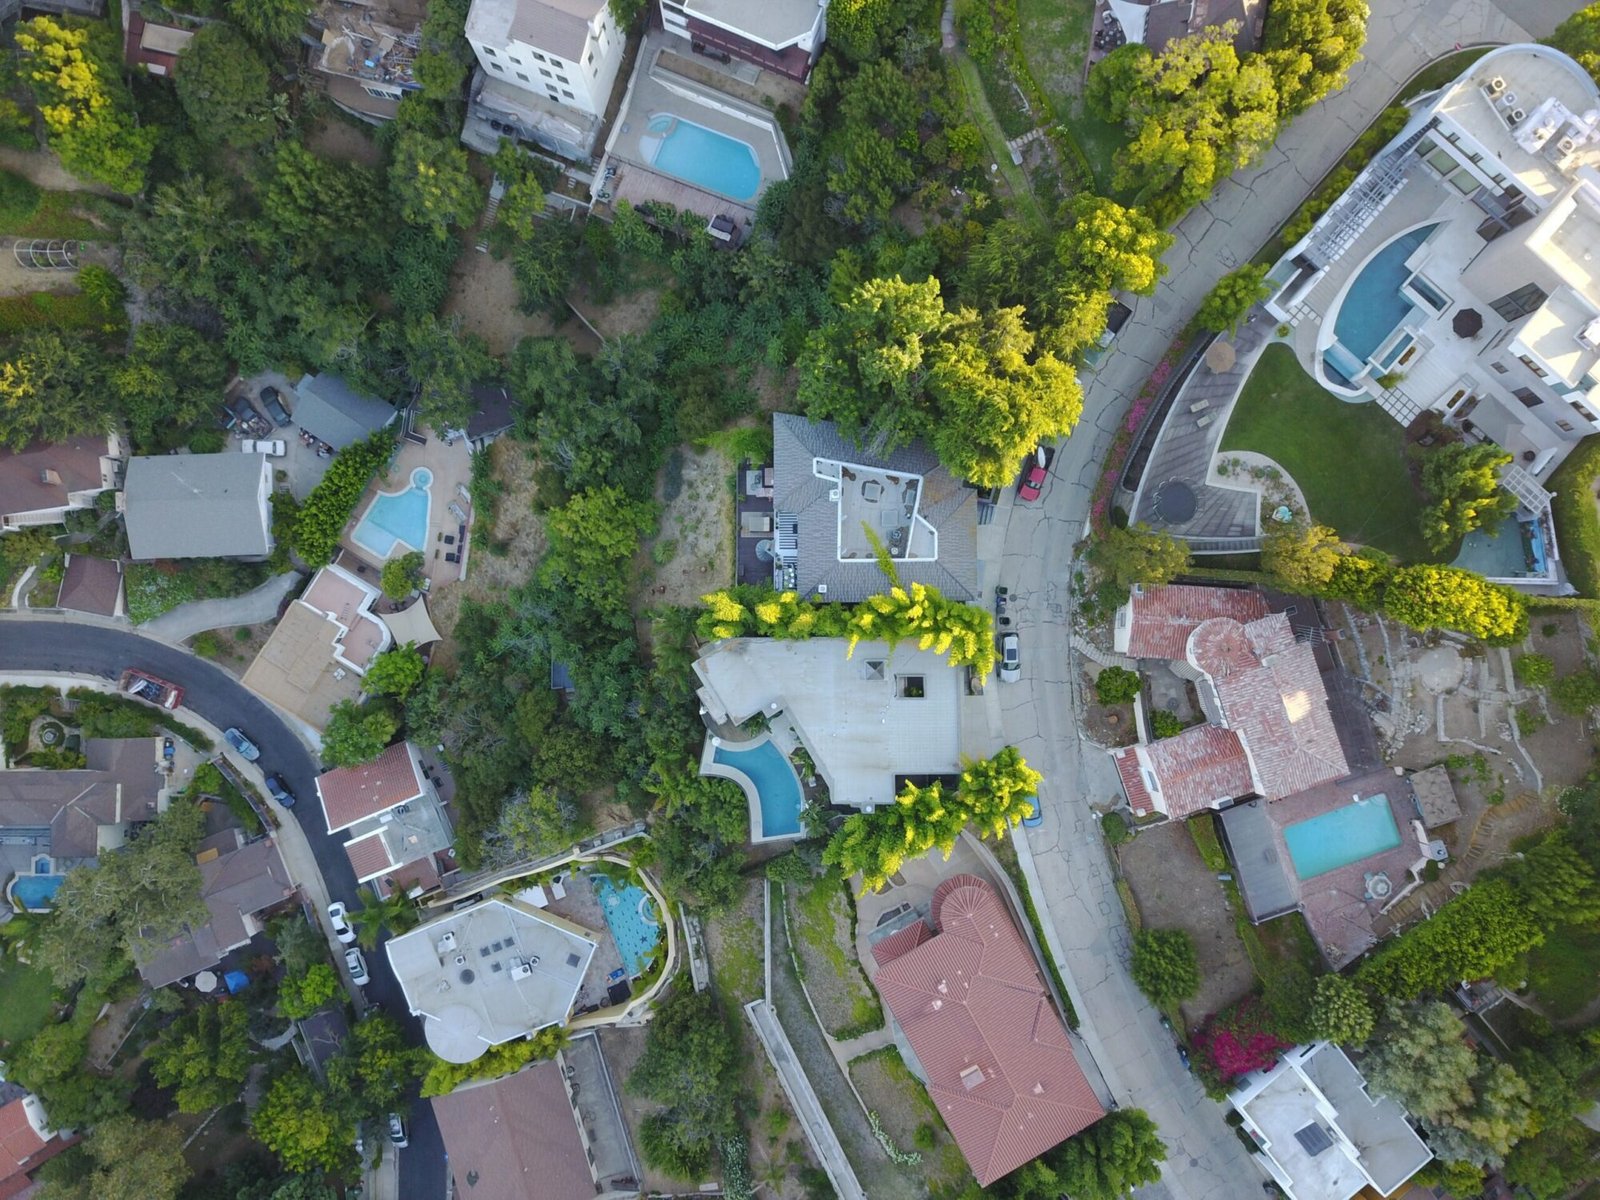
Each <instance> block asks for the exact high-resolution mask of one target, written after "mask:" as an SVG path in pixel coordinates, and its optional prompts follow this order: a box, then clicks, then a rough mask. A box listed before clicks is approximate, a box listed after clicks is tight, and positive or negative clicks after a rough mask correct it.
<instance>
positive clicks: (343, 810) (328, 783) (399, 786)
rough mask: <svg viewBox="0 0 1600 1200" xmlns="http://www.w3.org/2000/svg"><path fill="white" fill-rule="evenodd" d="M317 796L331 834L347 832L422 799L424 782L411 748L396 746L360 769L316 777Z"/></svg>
mask: <svg viewBox="0 0 1600 1200" xmlns="http://www.w3.org/2000/svg"><path fill="white" fill-rule="evenodd" d="M317 795H318V796H319V797H321V799H322V815H323V816H324V817H325V818H326V819H327V822H328V832H329V833H338V832H339V830H341V829H348V828H349V827H350V826H351V825H354V824H355V823H356V822H357V821H359V820H361V819H362V818H364V817H375V816H377V815H378V814H379V813H381V812H387V811H388V810H389V809H391V808H393V807H394V806H395V805H397V804H404V803H405V802H406V801H407V800H415V799H417V798H418V797H420V796H421V795H422V780H421V778H419V777H418V775H417V768H416V764H415V763H413V762H412V760H411V748H410V746H408V745H407V744H406V743H405V742H396V743H395V744H394V745H393V746H390V747H389V748H388V749H387V750H385V751H384V752H383V753H382V754H380V755H378V757H377V758H375V759H373V760H372V761H371V762H369V763H364V764H363V765H361V766H359V767H340V768H338V769H337V770H334V771H329V772H328V773H327V774H325V775H319V776H318V777H317Z"/></svg>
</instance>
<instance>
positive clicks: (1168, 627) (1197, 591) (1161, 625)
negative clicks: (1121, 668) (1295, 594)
mask: <svg viewBox="0 0 1600 1200" xmlns="http://www.w3.org/2000/svg"><path fill="white" fill-rule="evenodd" d="M1129 603H1130V604H1131V606H1132V608H1133V619H1132V628H1131V630H1130V631H1129V634H1128V649H1127V653H1128V654H1130V655H1132V656H1133V657H1134V658H1166V659H1174V658H1183V657H1184V655H1185V650H1186V647H1187V645H1188V642H1189V634H1190V633H1192V632H1193V631H1194V628H1195V626H1196V625H1199V624H1200V623H1201V622H1203V621H1207V620H1210V619H1211V618H1212V617H1232V618H1233V619H1234V620H1235V621H1240V622H1243V621H1256V620H1259V619H1260V618H1262V617H1264V616H1266V615H1267V613H1268V612H1270V611H1271V609H1270V608H1269V607H1268V605H1267V599H1266V597H1265V596H1263V595H1262V594H1261V593H1260V592H1256V591H1250V590H1248V589H1244V588H1214V587H1193V586H1190V585H1187V584H1173V585H1171V586H1169V587H1157V588H1151V589H1149V590H1148V591H1145V592H1142V593H1136V594H1135V595H1134V596H1133V597H1132V599H1131V600H1130V601H1129Z"/></svg>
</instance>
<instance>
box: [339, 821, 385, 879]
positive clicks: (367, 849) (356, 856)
mask: <svg viewBox="0 0 1600 1200" xmlns="http://www.w3.org/2000/svg"><path fill="white" fill-rule="evenodd" d="M344 853H345V857H346V858H348V859H349V860H350V869H351V870H353V871H354V872H355V873H356V882H358V883H365V882H366V881H367V880H369V879H371V878H373V877H374V876H377V875H382V874H383V873H384V872H385V871H388V870H392V869H393V868H394V867H395V866H396V865H397V864H396V863H395V861H394V859H392V858H390V857H389V847H387V846H385V845H384V844H383V835H382V834H381V833H378V832H373V833H369V834H367V836H366V837H363V838H357V839H356V840H355V841H353V842H346V843H345V844H344Z"/></svg>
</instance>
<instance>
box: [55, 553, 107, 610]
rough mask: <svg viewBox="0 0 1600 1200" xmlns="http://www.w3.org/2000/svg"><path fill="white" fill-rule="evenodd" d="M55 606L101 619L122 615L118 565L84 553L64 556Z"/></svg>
mask: <svg viewBox="0 0 1600 1200" xmlns="http://www.w3.org/2000/svg"><path fill="white" fill-rule="evenodd" d="M56 607H57V608H65V609H69V610H71V611H72V612H84V613H94V614H96V615H98V616H102V617H120V616H121V615H122V564H121V563H120V562H118V561H117V560H115V559H110V558H91V557H89V556H88V555H87V554H69V555H67V566H66V570H65V571H64V572H63V573H62V576H61V587H60V588H59V589H58V591H57V592H56Z"/></svg>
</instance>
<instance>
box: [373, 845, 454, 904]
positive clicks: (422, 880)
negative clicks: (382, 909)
mask: <svg viewBox="0 0 1600 1200" xmlns="http://www.w3.org/2000/svg"><path fill="white" fill-rule="evenodd" d="M442 882H444V880H443V878H442V877H441V876H440V874H439V864H438V863H437V862H435V861H434V858H433V855H431V854H425V855H423V856H422V857H421V858H419V859H417V861H416V862H408V863H402V864H401V865H400V866H398V867H396V868H395V869H394V870H393V871H391V872H389V874H387V875H385V876H383V877H382V878H381V879H374V880H373V881H372V886H373V887H375V888H377V889H378V895H380V896H382V897H384V898H385V899H387V898H388V897H389V896H391V895H392V894H393V893H395V892H397V891H398V892H409V891H410V890H411V889H412V888H414V887H420V888H421V889H422V890H423V891H425V892H426V891H431V890H432V889H433V888H436V887H438V886H439V885H440V884H441V883H442Z"/></svg>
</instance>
